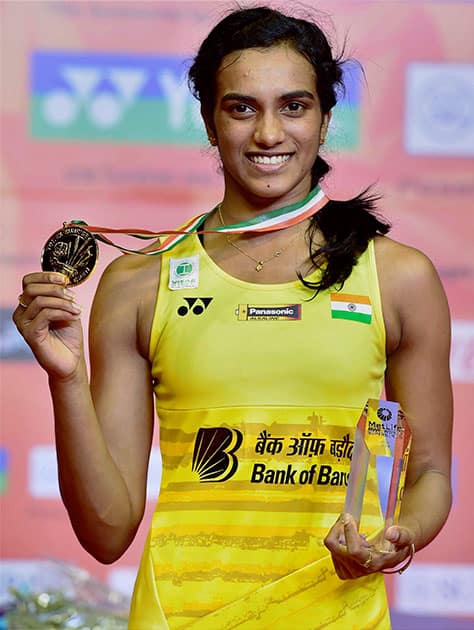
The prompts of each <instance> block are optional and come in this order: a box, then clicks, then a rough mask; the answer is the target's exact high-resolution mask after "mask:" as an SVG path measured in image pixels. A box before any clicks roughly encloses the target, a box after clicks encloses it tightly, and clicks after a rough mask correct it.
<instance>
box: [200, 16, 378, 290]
mask: <svg viewBox="0 0 474 630" xmlns="http://www.w3.org/2000/svg"><path fill="white" fill-rule="evenodd" d="M283 43H286V44H288V45H290V46H291V47H292V48H293V49H294V50H296V51H297V52H299V53H300V54H302V55H303V56H304V57H305V58H306V59H307V60H308V61H309V62H310V63H311V65H312V66H313V68H314V71H315V73H316V81H317V90H318V97H319V100H320V103H321V112H322V114H327V113H328V112H329V111H330V110H331V109H332V108H333V107H334V105H335V104H336V102H337V99H338V96H339V94H341V93H343V90H344V84H343V70H342V65H343V63H344V62H343V59H342V54H341V55H339V56H334V55H333V52H332V50H331V46H330V44H329V42H328V39H327V37H326V35H325V34H324V33H323V31H322V30H321V29H320V28H319V26H317V24H315V23H314V22H310V21H308V20H305V19H300V18H296V17H291V16H288V15H285V14H283V13H281V12H280V11H278V10H276V9H271V8H270V7H266V6H260V7H254V8H248V9H238V10H237V11H233V12H232V13H230V14H229V15H227V16H226V17H225V18H224V19H222V20H221V21H220V22H219V23H218V24H217V25H216V26H215V27H214V28H213V29H212V30H211V32H210V33H209V35H208V36H207V37H206V39H205V40H204V41H203V42H202V44H201V47H200V48H199V51H198V54H197V55H196V57H195V58H194V61H193V64H192V66H191V68H190V69H189V75H188V77H189V86H190V88H191V91H192V93H193V94H194V96H195V97H196V98H197V99H198V100H199V101H200V103H201V111H202V114H203V117H204V118H205V120H206V122H207V124H212V119H213V111H214V105H215V96H216V75H217V72H218V70H219V68H220V65H221V62H222V60H223V58H224V57H225V56H226V55H229V54H230V53H232V52H235V51H237V50H245V49H247V48H270V47H272V46H277V45H280V44H283ZM329 170H330V166H329V164H328V163H327V162H326V161H325V160H324V159H323V158H322V157H321V156H320V155H318V156H317V158H316V160H315V163H314V164H313V167H312V170H311V183H312V186H313V187H315V186H316V185H317V184H318V183H319V182H320V181H321V179H322V178H323V177H324V176H325V175H326V174H327V173H328V172H329ZM378 199H379V197H378V196H376V195H372V194H370V192H369V189H366V190H365V191H363V192H362V193H361V194H359V195H358V196H357V197H355V198H353V199H349V200H346V201H334V200H331V201H329V202H328V203H327V204H326V205H325V206H324V207H323V208H322V209H321V210H320V211H319V212H317V213H316V214H315V215H313V217H312V218H311V221H310V226H309V228H308V238H309V243H310V259H311V261H312V263H313V265H314V266H315V267H316V268H318V267H320V268H321V270H322V274H321V278H320V280H319V281H317V282H310V281H308V280H305V279H304V278H302V277H301V276H300V279H301V281H302V282H303V284H304V285H305V286H307V287H308V288H310V289H313V290H315V291H316V292H319V291H322V290H324V289H327V288H329V287H332V286H334V285H339V286H340V287H342V285H343V284H344V282H345V280H346V279H347V278H348V277H349V275H350V273H351V271H352V268H353V267H354V265H355V264H356V262H357V258H358V256H359V255H360V254H361V253H362V252H364V251H365V250H366V248H367V245H368V243H369V241H370V239H372V238H374V236H376V235H377V234H386V233H387V232H388V231H389V229H390V225H389V223H388V222H386V221H385V220H384V219H382V218H381V217H380V216H378V215H377V212H376V202H377V201H378ZM318 232H320V233H322V234H323V237H324V240H325V244H324V245H323V246H321V247H320V246H319V245H318V244H317V242H316V241H317V234H318Z"/></svg>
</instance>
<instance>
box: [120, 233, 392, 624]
mask: <svg viewBox="0 0 474 630" xmlns="http://www.w3.org/2000/svg"><path fill="white" fill-rule="evenodd" d="M317 273H319V272H315V275H314V277H316V274H317ZM150 359H151V362H152V374H153V377H154V379H155V383H156V386H155V393H156V400H157V407H156V408H157V413H158V416H159V421H160V447H161V453H162V459H163V476H162V486H161V492H160V496H159V499H158V503H157V507H156V511H155V514H154V516H153V522H152V526H151V529H150V532H149V536H148V539H147V543H146V546H145V550H144V553H143V557H142V561H141V564H140V569H139V573H138V577H137V581H136V585H135V591H134V596H133V600H132V607H131V613H130V621H129V624H130V626H129V627H130V628H131V629H132V630H151V629H159V630H161V629H165V628H170V629H172V630H174V629H177V628H191V629H192V630H226V629H229V630H230V629H231V628H238V629H239V630H257V629H262V628H278V629H279V630H285V629H290V628H294V627H298V628H299V629H300V630H309V629H316V628H327V629H332V630H335V629H341V630H350V629H352V628H354V629H357V630H360V629H362V628H379V629H382V628H383V629H386V628H390V622H389V616H388V608H387V602H386V596H385V589H384V582H383V576H382V575H381V574H374V575H371V576H368V577H364V578H359V579H357V580H347V581H342V580H339V578H338V577H337V576H336V574H335V572H334V569H333V565H332V561H331V558H330V554H329V552H328V550H327V549H326V547H325V546H324V544H323V539H324V537H325V535H326V534H327V532H328V530H329V529H330V527H331V526H332V525H333V524H334V522H335V520H336V519H337V517H338V515H339V514H340V513H341V511H342V510H343V505H344V496H345V490H346V486H347V478H348V472H349V465H350V458H351V453H352V445H353V436H354V428H355V425H356V423H357V420H358V418H359V415H360V413H361V411H362V409H363V407H364V404H365V402H366V400H367V399H368V398H379V397H380V394H381V391H382V385H383V376H384V371H385V332H384V324H383V318H382V309H381V303H380V293H379V287H378V281H377V273H376V266H375V257H374V244H373V242H370V244H369V246H368V248H367V250H366V252H364V253H363V254H362V255H361V256H360V258H359V260H358V263H357V265H356V266H355V267H354V269H353V271H352V273H351V276H350V278H348V280H347V281H346V282H345V284H344V287H343V288H342V290H341V291H336V290H328V291H325V292H322V293H321V294H319V295H317V296H316V297H315V298H313V292H311V291H310V290H308V289H307V288H305V287H304V286H303V285H302V284H301V283H300V282H299V281H295V282H289V283H284V284H272V285H260V284H252V283H248V282H243V281H241V280H238V279H236V278H234V277H231V276H229V275H228V274H227V273H225V272H224V271H223V270H222V269H220V267H218V266H217V265H216V264H215V263H214V262H213V261H212V259H211V258H210V257H209V256H208V255H207V254H206V252H205V250H204V248H203V247H202V245H201V243H200V241H199V238H198V237H197V236H195V235H193V236H190V237H188V238H187V239H185V240H184V241H183V242H182V243H181V244H180V245H178V246H177V247H176V248H175V249H173V250H172V251H171V252H169V253H166V254H164V255H163V260H162V272H161V278H160V288H159V291H158V296H157V302H156V311H155V316H154V321H153V326H152V334H151V344H150ZM369 477H370V475H369ZM375 486H376V483H375V480H374V478H373V477H370V478H369V480H368V489H369V490H371V491H373V493H374V500H373V503H371V505H373V509H372V511H370V510H369V514H368V515H367V516H366V517H365V521H364V522H363V523H362V525H361V530H362V531H363V532H364V533H366V534H368V535H369V536H370V534H371V533H372V532H375V530H377V529H379V528H380V526H381V523H382V517H381V514H380V507H379V502H378V499H376V487H375Z"/></svg>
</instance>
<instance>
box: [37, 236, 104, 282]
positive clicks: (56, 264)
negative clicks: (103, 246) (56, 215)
mask: <svg viewBox="0 0 474 630" xmlns="http://www.w3.org/2000/svg"><path fill="white" fill-rule="evenodd" d="M98 256H99V248H98V246H97V241H96V240H95V238H94V237H93V235H92V234H91V233H90V232H89V231H88V230H86V229H84V228H82V227H79V226H69V227H64V228H62V229H61V230H58V231H57V232H55V233H54V234H53V235H52V236H50V237H49V239H48V240H47V241H46V244H45V246H44V248H43V252H42V254H41V268H42V270H43V271H57V272H59V273H63V274H64V275H66V276H67V277H68V278H69V284H71V285H77V284H81V282H84V280H86V279H87V278H88V277H89V276H90V274H91V273H92V272H93V271H94V269H95V266H96V264H97V259H98Z"/></svg>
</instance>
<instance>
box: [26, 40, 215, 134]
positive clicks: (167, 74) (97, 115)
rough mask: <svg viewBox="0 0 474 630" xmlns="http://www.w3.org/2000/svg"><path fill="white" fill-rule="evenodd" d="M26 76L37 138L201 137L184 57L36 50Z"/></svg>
mask: <svg viewBox="0 0 474 630" xmlns="http://www.w3.org/2000/svg"><path fill="white" fill-rule="evenodd" d="M31 74H32V86H31V88H32V103H31V128H32V134H33V136H35V137H45V138H57V139H66V138H71V139H73V138H78V139H90V140H96V141H97V140H99V141H100V140H103V141H110V140H120V141H123V142H127V141H131V142H137V141H138V142H146V143H154V142H166V143H175V144H184V143H186V144H202V143H204V141H205V135H204V130H203V126H202V123H201V120H200V115H199V107H198V103H197V102H196V101H195V99H194V98H193V97H192V96H191V94H190V92H189V90H188V87H187V85H186V81H185V79H184V57H183V58H181V57H174V56H169V57H168V56H166V57H165V56H150V55H124V54H110V53H108V54H99V53H75V52H73V53H70V52H62V51H61V52H59V51H38V52H35V53H33V56H32V73H31Z"/></svg>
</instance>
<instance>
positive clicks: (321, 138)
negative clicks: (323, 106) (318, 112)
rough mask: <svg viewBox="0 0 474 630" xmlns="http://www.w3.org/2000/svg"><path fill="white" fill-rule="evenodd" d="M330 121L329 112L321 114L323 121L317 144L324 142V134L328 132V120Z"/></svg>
mask: <svg viewBox="0 0 474 630" xmlns="http://www.w3.org/2000/svg"><path fill="white" fill-rule="evenodd" d="M330 121H331V112H330V111H329V112H327V113H326V114H324V116H323V122H322V123H321V130H320V132H319V144H324V143H325V142H326V136H327V133H328V127H329V122H330Z"/></svg>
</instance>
